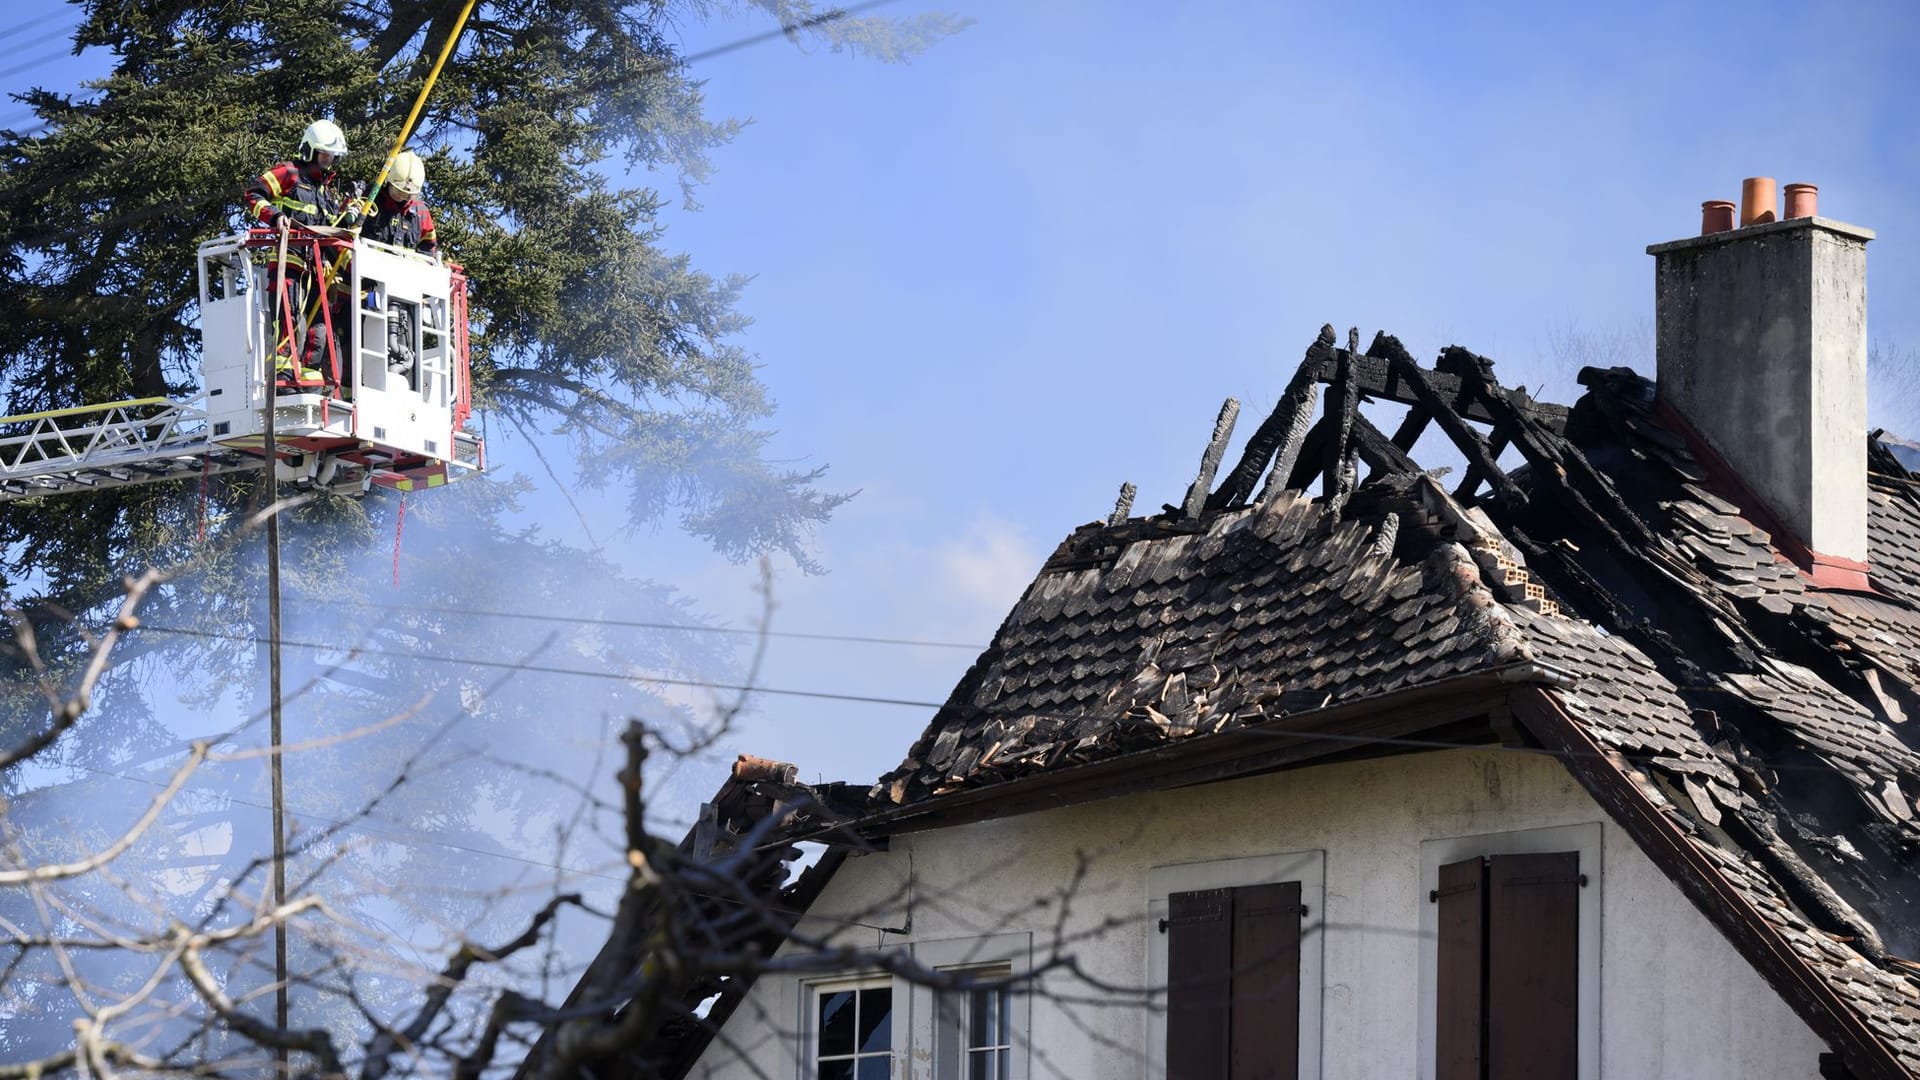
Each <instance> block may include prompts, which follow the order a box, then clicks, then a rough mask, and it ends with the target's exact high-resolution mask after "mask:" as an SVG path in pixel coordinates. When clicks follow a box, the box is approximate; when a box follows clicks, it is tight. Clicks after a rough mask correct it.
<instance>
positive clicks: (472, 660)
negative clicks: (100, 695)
mask: <svg viewBox="0 0 1920 1080" xmlns="http://www.w3.org/2000/svg"><path fill="white" fill-rule="evenodd" d="M140 629H141V630H148V631H152V632H153V633H156V634H178V635H181V636H183V637H198V638H211V639H214V640H217V641H235V642H243V643H244V642H252V643H255V644H262V643H265V642H266V640H267V639H266V638H263V637H258V636H255V635H252V634H222V633H218V632H216V631H212V630H189V629H186V628H185V627H178V626H156V625H154V624H152V623H143V624H141V626H140ZM136 632H137V631H136ZM280 644H281V645H282V646H284V647H286V648H292V649H315V650H319V651H322V652H357V653H359V654H360V655H362V656H386V657H392V658H394V659H400V660H421V661H425V662H427V663H433V664H460V665H465V666H468V667H479V668H491V669H494V670H500V671H522V672H527V673H529V674H534V675H566V676H571V677H573V678H580V679H609V680H612V681H615V682H627V683H655V684H657V685H660V686H686V687H692V688H695V689H705V690H726V691H732V692H741V693H754V694H776V695H779V696H781V697H803V698H820V699H823V700H827V701H852V702H858V703H860V704H863V705H902V706H907V707H910V708H917V709H938V708H940V706H941V702H938V701H915V700H913V699H910V698H889V697H877V696H874V695H870V694H842V693H835V692H833V691H828V690H794V689H789V688H786V687H776V686H752V685H747V684H743V683H721V682H712V681H709V680H706V679H680V678H673V677H669V676H663V675H650V674H645V673H640V672H622V671H593V670H590V669H586V668H565V667H551V666H548V665H544V664H525V663H519V662H509V661H505V660H485V659H480V658H477V657H465V656H442V655H439V654H435V653H428V652H414V651H412V650H408V649H375V648H368V647H366V646H360V647H358V648H350V647H348V646H344V645H341V644H339V643H337V642H329V641H287V640H285V639H282V640H281V642H280Z"/></svg>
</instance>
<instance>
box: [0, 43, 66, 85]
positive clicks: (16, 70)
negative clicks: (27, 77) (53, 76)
mask: <svg viewBox="0 0 1920 1080" xmlns="http://www.w3.org/2000/svg"><path fill="white" fill-rule="evenodd" d="M72 55H73V50H72V49H64V48H63V49H61V50H60V51H59V52H50V53H42V54H41V55H39V56H36V57H34V58H33V59H31V60H28V61H27V62H26V63H23V64H15V65H14V66H13V67H10V68H6V69H4V70H0V79H11V78H13V77H14V76H15V75H19V74H22V73H23V72H28V71H32V70H33V69H34V68H37V67H40V66H41V65H43V64H51V63H53V62H54V61H55V60H58V59H60V58H61V57H64V56H72Z"/></svg>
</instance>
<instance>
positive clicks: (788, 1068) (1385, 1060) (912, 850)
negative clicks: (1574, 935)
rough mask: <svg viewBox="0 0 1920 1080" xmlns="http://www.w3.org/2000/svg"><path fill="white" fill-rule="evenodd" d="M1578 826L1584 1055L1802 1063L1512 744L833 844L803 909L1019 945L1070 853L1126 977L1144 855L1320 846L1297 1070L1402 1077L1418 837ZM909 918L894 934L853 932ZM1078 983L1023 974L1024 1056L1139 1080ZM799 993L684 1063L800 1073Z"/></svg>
mask: <svg viewBox="0 0 1920 1080" xmlns="http://www.w3.org/2000/svg"><path fill="white" fill-rule="evenodd" d="M1594 823H1598V824H1599V825H1600V829H1601V834H1600V835H1601V841H1600V846H1601V850H1600V862H1601V865H1600V867H1598V868H1597V873H1596V870H1595V868H1592V867H1589V866H1587V865H1585V864H1584V863H1583V865H1582V867H1581V869H1582V871H1583V872H1586V873H1588V874H1589V875H1590V876H1592V877H1594V879H1595V881H1596V884H1597V886H1598V888H1599V889H1600V893H1599V904H1600V926H1601V941H1600V954H1601V968H1600V976H1599V985H1600V1006H1599V1014H1600V1015H1599V1027H1600V1037H1599V1040H1598V1043H1599V1050H1600V1054H1599V1064H1600V1071H1601V1074H1602V1075H1604V1076H1606V1077H1609V1078H1617V1080H1630V1078H1642V1077H1667V1078H1689V1077H1729V1078H1731V1077H1740V1078H1756V1080H1757V1078H1769V1077H1779V1078H1783V1080H1784V1078H1788V1077H1791V1078H1795V1080H1807V1078H1811V1077H1814V1076H1817V1075H1818V1064H1817V1058H1818V1055H1819V1054H1820V1052H1821V1051H1822V1050H1823V1049H1824V1048H1823V1046H1822V1045H1821V1043H1820V1041H1819V1040H1818V1039H1817V1038H1815V1037H1814V1035H1813V1034H1812V1032H1811V1031H1810V1030H1809V1029H1808V1028H1807V1027H1806V1025H1805V1024H1803V1023H1802V1022H1801V1021H1800V1019H1799V1018H1798V1017H1797V1016H1795V1015H1794V1014H1793V1012H1792V1011H1791V1010H1790V1009H1789V1008H1788V1007H1787V1006H1786V1004H1785V1003H1784V1002H1782V1001H1781V1000H1780V999H1779V998H1778V997H1777V996H1775V995H1774V993H1773V992H1772V991H1771V990H1770V989H1769V988H1768V987H1767V985H1766V984H1765V982H1763V981H1762V980H1761V978H1760V976H1759V975H1758V973H1756V972H1755V971H1754V970H1753V968H1752V967H1751V966H1750V965H1748V964H1747V962H1746V961H1745V960H1744V959H1742V958H1741V957H1740V956H1739V955H1738V954H1737V953H1735V952H1734V951H1733V949H1732V947H1731V946H1730V945H1729V944H1728V943H1727V942H1726V940H1725V939H1724V938H1723V937H1722V936H1721V935H1720V934H1719V932H1718V931H1716V930H1715V929H1714V928H1713V927H1712V926H1711V925H1710V924H1709V923H1708V922H1707V921H1706V919H1705V917H1704V916H1702V915H1701V914H1700V913H1699V912H1698V911H1697V910H1695V909H1694V907H1693V906H1692V904H1690V903H1689V902H1688V901H1687V900H1686V898H1685V897H1683V896H1682V895H1681V894H1680V892H1679V890H1678V889H1677V888H1676V887H1675V886H1674V885H1673V884H1672V883H1671V882H1669V881H1668V880H1667V879H1666V878H1665V877H1664V876H1662V875H1661V873H1660V872H1659V871H1658V870H1657V869H1656V868H1655V867H1654V866H1653V864H1652V863H1651V862H1650V861H1649V860H1648V859H1647V857H1646V856H1645V855H1644V854H1643V853H1641V852H1640V850H1639V849H1638V848H1637V847H1635V846H1634V844H1633V842H1632V840H1631V839H1630V838H1628V837H1627V836H1626V835H1625V834H1624V833H1622V832H1621V831H1620V830H1619V829H1618V828H1616V827H1615V826H1614V825H1613V823H1612V822H1611V821H1608V820H1607V819H1606V817H1605V814H1604V812H1602V811H1601V810H1600V808H1599V807H1598V806H1597V805H1596V804H1595V803H1594V802H1593V801H1592V800H1591V799H1590V798H1589V797H1588V796H1587V795H1586V793H1585V792H1584V791H1582V790H1581V789H1580V787H1579V786H1578V784H1577V783H1575V782H1574V780H1573V779H1572V777H1570V776H1569V775H1568V774H1567V772H1566V770H1565V769H1564V768H1562V767H1561V766H1560V765H1559V764H1558V763H1557V762H1555V761H1553V760H1552V759H1550V758H1547V757H1544V756H1540V755H1535V754H1525V753H1511V752H1503V751H1498V750H1487V751H1479V750H1475V751H1448V752H1442V753H1424V754H1413V755H1405V756H1400V757H1393V758H1383V759H1378V760H1373V761H1365V762H1357V763H1352V764H1344V765H1332V766H1323V767H1319V768H1312V769H1305V770H1300V771H1295V772H1288V773H1279V774H1274V775H1270V776H1263V777H1255V778H1252V779H1247V780H1238V781H1233V782H1231V783H1223V784H1213V785H1208V786H1206V787H1201V788H1191V789H1186V790H1180V791H1170V792H1161V793H1155V794H1148V795H1140V796H1130V797H1126V798H1121V799H1110V800H1105V801H1102V802H1097V803H1092V804H1089V805H1085V806H1079V807H1073V808H1069V809H1065V810H1057V811H1049V812H1045V813H1038V814H1030V815H1026V816H1023V817H1019V818H1014V819H1010V820H1005V821H995V822H987V823H982V824H978V825H971V826H965V827H960V828H954V829H947V830H941V831H937V832H931V833H924V834H916V835H911V836H905V837H900V838H897V839H896V840H895V841H894V844H893V847H892V850H890V851H888V852H885V853H881V854H874V855H866V856H861V857H858V858H855V859H852V860H849V861H848V863H847V864H846V865H845V866H844V867H843V868H842V869H841V870H840V873H839V875H838V876H837V877H836V878H835V880H834V881H833V882H832V883H831V884H830V885H829V887H828V889H827V891H826V893H825V894H824V895H823V896H822V897H821V899H820V901H819V902H818V903H816V904H815V906H814V913H815V916H816V917H814V918H810V919H809V920H808V922H807V924H806V925H807V927H808V928H809V929H810V930H812V931H814V932H826V931H827V930H828V929H830V928H831V927H833V926H834V925H835V922H834V920H836V919H853V920H856V921H857V922H859V923H865V924H869V925H868V926H864V927H863V926H850V927H847V928H846V929H845V930H844V931H843V932H844V933H845V934H846V935H847V936H846V937H845V938H844V940H846V941H848V942H850V943H857V944H861V945H874V944H878V943H882V942H884V943H885V944H886V945H888V946H897V945H899V944H901V943H903V942H906V943H916V942H933V941H940V940H945V939H954V938H964V937H969V936H972V935H981V934H993V933H1005V932H1007V931H1030V932H1032V934H1033V942H1034V956H1035V959H1036V962H1039V961H1043V960H1044V959H1045V958H1046V957H1047V955H1048V948H1049V943H1050V941H1051V940H1052V939H1053V935H1054V933H1055V929H1056V923H1057V920H1059V919H1060V918H1061V911H1062V908H1061V893H1062V891H1063V890H1065V889H1066V888H1067V887H1068V885H1069V883H1070V882H1072V881H1073V880H1074V879H1075V876H1076V873H1077V872H1078V871H1079V869H1080V868H1081V867H1082V866H1083V865H1084V867H1085V868H1086V876H1085V878H1084V880H1083V881H1082V883H1081V884H1080V885H1079V886H1078V888H1077V889H1074V890H1073V894H1072V896H1071V897H1070V899H1068V900H1067V906H1066V909H1065V910H1066V916H1065V923H1064V926H1065V927H1066V931H1067V933H1068V935H1069V936H1071V937H1073V938H1075V940H1074V941H1073V943H1072V944H1071V946H1069V948H1068V949H1067V951H1069V952H1071V953H1072V954H1073V955H1074V957H1075V958H1076V960H1077V962H1078V964H1079V965H1080V967H1081V969H1082V970H1084V971H1085V972H1086V973H1087V974H1088V975H1089V976H1091V977H1092V978H1094V979H1096V980H1100V981H1103V982H1106V983H1110V984H1116V985H1129V986H1140V985H1142V984H1144V983H1145V982H1146V981H1147V979H1148V974H1147V972H1148V948H1149V944H1150V941H1151V935H1153V934H1155V933H1156V931H1155V930H1154V929H1153V928H1152V927H1150V926H1148V925H1147V921H1146V906H1147V905H1146V895H1147V879H1148V874H1149V871H1150V870H1151V869H1152V868H1154V867H1159V866H1165V865H1168V864H1177V863H1194V862H1200V861H1206V860H1217V859H1234V858H1244V857H1249V856H1258V855H1264V854H1271V853H1275V852H1297V851H1312V850H1318V851H1323V852H1325V860H1324V869H1325V882H1326V884H1325V896H1324V901H1323V906H1320V907H1318V908H1317V910H1315V911H1314V913H1313V914H1312V915H1311V916H1310V917H1309V925H1310V926H1311V925H1314V924H1318V927H1319V929H1320V932H1321V933H1322V934H1323V938H1322V948H1323V952H1322V958H1321V962H1322V969H1323V974H1322V985H1321V986H1320V987H1319V992H1320V993H1321V1006H1322V1023H1321V1030H1322V1040H1321V1055H1320V1056H1321V1076H1322V1077H1323V1078H1325V1080H1373V1078H1379V1077H1417V1076H1419V1075H1420V1067H1419V1057H1420V1033H1419V1031H1420V1023H1419V1020H1420V1014H1421V1006H1420V979H1421V953H1422V930H1421V919H1422V909H1423V908H1424V907H1425V906H1426V904H1427V896H1426V891H1425V889H1424V888H1423V887H1422V885H1421V880H1420V845H1421V844H1422V842H1424V841H1430V840H1435V839H1440V838H1446V837H1459V836H1471V835H1477V834H1491V833H1504V832H1510V831H1514V830H1521V829H1538V828H1545V827H1554V826H1572V825H1582V824H1594ZM910 868H911V869H910ZM910 875H911V878H912V885H911V890H910V891H909V889H908V878H909V876H910ZM909 892H910V895H911V901H909V899H908V897H909ZM1042 898H1051V902H1049V903H1046V904H1044V905H1041V904H1037V903H1036V901H1038V900H1040V899H1042ZM909 908H910V909H911V911H910V912H909ZM909 915H911V926H912V933H911V934H910V935H899V934H888V933H883V932H881V931H879V930H876V929H873V928H872V927H877V926H893V927H898V926H902V925H906V924H907V920H908V918H909ZM1109 923H1111V924H1112V926H1111V927H1109V926H1108V924H1109ZM1428 948H1430V945H1429V946H1428ZM1313 990H1314V988H1312V987H1305V986H1303V987H1302V993H1303V994H1310V993H1312V992H1313ZM1101 996H1102V995H1101V994H1100V993H1098V992H1096V991H1093V990H1091V989H1089V988H1088V987H1087V986H1086V985H1085V984H1084V983H1081V982H1079V981H1077V980H1076V979H1075V978H1073V977H1071V976H1070V975H1067V974H1065V973H1064V972H1055V973H1052V974H1049V975H1048V976H1046V978H1045V979H1044V980H1043V982H1042V984H1041V986H1040V988H1039V992H1038V993H1036V995H1035V996H1034V997H1033V999H1032V1000H1031V1002H1030V1009H1031V1020H1030V1023H1031V1048H1030V1053H1031V1057H1030V1060H1029V1066H1030V1070H1029V1072H1028V1075H1030V1076H1032V1077H1035V1078H1039V1077H1067V1078H1073V1080H1081V1078H1108V1077H1111V1078H1127V1080H1134V1078H1137V1080H1149V1078H1148V1075H1147V1074H1148V1072H1149V1068H1148V1064H1147V1061H1146V1050H1147V1042H1148V1036H1147V1030H1148V1028H1149V1026H1150V1025H1149V1023H1148V1017H1147V1015H1146V1014H1145V1011H1144V1010H1143V1009H1141V1008H1139V1007H1138V1006H1125V1007H1116V1006H1113V1005H1100V1004H1092V1003H1085V999H1088V998H1096V999H1097V998H1099V997H1101ZM800 1000H801V995H800V989H799V986H798V983H797V980H796V979H795V978H792V977H781V976H771V975H770V976H766V977H763V978H762V979H761V980H760V981H759V982H758V983H757V984H756V985H755V987H754V989H753V991H752V993H751V994H750V995H749V999H748V1001H747V1002H745V1003H743V1005H742V1006H741V1008H740V1009H739V1010H737V1011H736V1012H735V1013H734V1015H733V1016H732V1017H731V1018H730V1019H729V1021H728V1023H727V1024H726V1026H725V1027H724V1028H723V1029H722V1032H721V1037H720V1038H718V1039H716V1040H715V1041H714V1043H713V1045H712V1046H711V1047H710V1048H709V1050H708V1053H707V1054H706V1057H705V1058H704V1059H703V1061H702V1064H701V1066H700V1067H698V1068H696V1069H695V1070H694V1073H693V1075H694V1076H712V1077H749V1076H766V1077H771V1078H773V1080H792V1078H795V1077H799V1076H802V1075H803V1071H802V1068H801V1066H800V1065H799V1064H798V1063H797V1062H796V1060H795V1055H796V1053H797V1050H796V1048H795V1040H794V1038H793V1034H792V1033H793V1029H794V1027H795V1026H796V1021H797V1019H798V1015H799V1011H800V1006H799V1001H800ZM743 1057H744V1058H746V1059H749V1060H750V1062H751V1064H749V1063H748V1061H743V1060H742V1058H743ZM894 1075H895V1076H896V1077H903V1078H904V1077H906V1076H908V1075H909V1074H908V1073H907V1072H906V1071H904V1066H896V1071H895V1074H894ZM911 1075H912V1076H915V1077H918V1076H919V1075H921V1074H920V1072H918V1071H915V1072H913V1073H912V1074H911Z"/></svg>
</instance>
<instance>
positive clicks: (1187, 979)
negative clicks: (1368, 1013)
mask: <svg viewBox="0 0 1920 1080" xmlns="http://www.w3.org/2000/svg"><path fill="white" fill-rule="evenodd" d="M1324 866H1325V859H1324V856H1323V855H1322V853H1321V852H1318V851H1312V852H1299V853H1292V854H1286V855H1272V856H1260V857H1256V858H1250V859H1232V860H1225V861H1221V862H1212V863H1190V864H1186V865H1181V866H1167V867H1158V868H1156V869H1154V870H1153V871H1151V872H1150V873H1149V875H1148V907H1147V911H1148V927H1147V935H1148V940H1149V949H1148V980H1149V984H1150V985H1152V986H1156V987H1165V988H1166V1003H1165V1004H1166V1007H1165V1010H1164V1011H1158V1010H1156V1012H1155V1013H1154V1014H1153V1015H1152V1017H1151V1018H1150V1020H1149V1023H1148V1025H1147V1026H1148V1031H1147V1040H1148V1043H1147V1056H1148V1058H1149V1060H1150V1062H1151V1063H1152V1065H1151V1067H1150V1069H1149V1072H1148V1076H1149V1077H1152V1078H1155V1080H1161V1078H1164V1080H1239V1078H1243V1077H1244V1078H1254V1077H1258V1078H1260V1080H1294V1078H1297V1077H1309V1078H1310V1077H1317V1076H1319V1074H1320V962H1321V948H1320V935H1319V934H1318V933H1312V932H1310V931H1312V930H1315V929H1317V926H1318V924H1315V923H1312V922H1311V921H1310V920H1311V917H1312V915H1313V911H1314V909H1315V908H1317V907H1319V906H1320V904H1321V902H1322V899H1321V897H1322V893H1323V887H1322V883H1323V881H1324V878H1325V874H1324Z"/></svg>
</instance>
